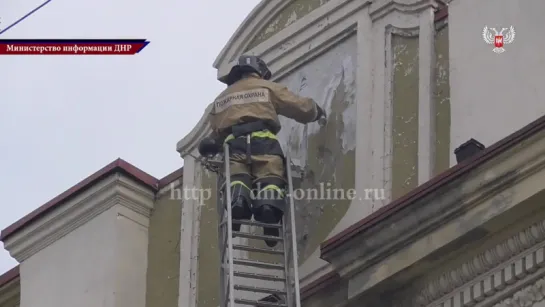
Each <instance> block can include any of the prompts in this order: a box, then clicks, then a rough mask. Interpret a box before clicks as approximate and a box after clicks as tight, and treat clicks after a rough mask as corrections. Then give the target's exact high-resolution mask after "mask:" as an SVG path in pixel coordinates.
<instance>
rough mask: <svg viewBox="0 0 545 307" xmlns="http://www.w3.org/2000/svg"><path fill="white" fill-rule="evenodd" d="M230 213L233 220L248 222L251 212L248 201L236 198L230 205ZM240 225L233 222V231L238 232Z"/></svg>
mask: <svg viewBox="0 0 545 307" xmlns="http://www.w3.org/2000/svg"><path fill="white" fill-rule="evenodd" d="M231 213H232V217H233V220H249V219H251V218H252V211H251V210H250V205H249V203H248V200H247V199H246V198H244V197H242V196H237V197H236V198H235V199H234V200H233V201H232V203H231ZM240 226H241V225H240V224H239V223H234V222H233V231H240Z"/></svg>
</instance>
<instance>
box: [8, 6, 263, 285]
mask: <svg viewBox="0 0 545 307" xmlns="http://www.w3.org/2000/svg"><path fill="white" fill-rule="evenodd" d="M43 2H45V1H44V0H0V29H2V28H5V27H7V26H8V25H9V24H10V23H12V22H14V21H15V20H17V19H18V18H20V17H22V16H24V15H25V14H26V13H27V12H29V11H30V10H32V9H33V8H35V7H37V6H39V5H40V4H41V3H43ZM258 2H259V0H232V1H218V0H199V1H188V0H161V1H146V0H116V1H111V0H80V1H74V0H52V1H51V2H50V3H49V4H47V5H46V6H45V7H43V8H42V9H41V10H39V11H38V12H36V13H35V14H34V15H32V16H30V17H29V18H27V19H26V20H25V21H23V22H21V23H20V24H18V25H17V26H15V27H13V28H12V29H10V30H8V31H6V32H5V33H4V34H2V35H0V38H4V39H6V38H26V39H30V38H145V39H148V40H149V41H150V42H151V43H150V44H149V45H148V46H147V47H146V48H145V49H144V50H143V51H142V52H141V53H140V54H138V55H136V56H3V57H0V93H2V97H1V99H0V107H1V108H0V174H1V175H0V195H2V201H1V202H0V206H1V213H0V229H4V228H5V227H7V226H9V225H10V224H11V223H13V222H15V221H16V220H18V219H19V218H21V217H23V216H24V215H26V214H27V213H29V212H30V211H32V210H34V209H35V208H37V207H39V206H40V205H42V204H43V203H45V202H47V201H48V200H50V199H51V198H53V197H55V196H56V195H58V194H60V193H62V192H63V191H65V190H66V189H68V188H69V187H71V186H72V185H74V184H76V183H77V182H79V181H80V180H82V179H83V178H85V177H87V176H88V175H90V174H92V173H93V172H95V171H97V170H98V169H100V168H101V167H103V166H104V165H106V164H108V163H109V162H111V161H113V160H114V159H116V158H118V157H121V158H123V159H125V160H127V161H128V162H130V163H132V164H134V165H136V166H137V167H139V168H141V169H142V170H144V171H146V172H148V173H150V174H151V175H153V176H155V177H158V178H160V177H162V176H164V175H167V174H168V173H170V172H171V171H173V170H175V169H177V168H179V167H180V166H181V165H182V160H181V158H180V157H179V155H178V153H177V152H176V150H175V145H176V142H177V141H178V140H180V139H181V138H182V137H183V136H185V135H186V134H187V133H188V132H189V131H190V130H191V129H192V128H193V127H194V125H195V124H196V123H197V121H198V120H199V119H200V118H201V116H202V113H203V111H204V108H205V107H206V105H207V104H208V103H210V101H211V100H212V99H213V98H214V97H215V95H216V94H218V92H219V91H221V90H222V89H223V88H224V86H223V84H221V83H220V82H218V81H217V80H216V70H215V69H214V68H212V63H213V61H214V59H215V58H216V56H217V55H218V53H219V52H220V50H221V49H222V48H223V46H224V45H225V43H226V42H227V41H228V39H229V38H230V36H231V35H232V34H233V32H234V31H235V30H236V29H237V27H238V26H239V24H240V23H241V22H242V21H243V20H244V18H245V17H246V15H247V14H248V13H249V12H250V11H251V10H252V9H253V8H254V7H255V5H257V3H258ZM16 264H17V263H16V261H15V260H13V259H12V258H11V257H10V256H9V255H8V253H7V252H5V251H3V250H2V252H0V275H1V274H2V273H3V272H5V271H7V270H8V269H11V268H12V267H13V266H15V265H16Z"/></svg>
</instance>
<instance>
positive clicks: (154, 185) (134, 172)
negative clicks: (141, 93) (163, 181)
mask: <svg viewBox="0 0 545 307" xmlns="http://www.w3.org/2000/svg"><path fill="white" fill-rule="evenodd" d="M116 172H122V173H124V174H126V175H128V176H129V177H131V178H133V179H135V180H137V181H138V182H139V183H141V184H143V185H145V186H147V187H149V188H150V189H151V190H153V191H154V192H156V191H157V190H158V188H159V182H160V181H159V180H158V179H156V178H155V177H153V176H151V175H149V174H148V173H146V172H144V171H142V170H141V169H139V168H137V167H136V166H134V165H132V164H130V163H128V162H126V161H125V160H123V159H121V158H118V159H116V160H115V161H113V162H111V163H110V164H108V165H106V166H105V167H103V168H101V169H100V170H98V171H97V172H95V173H93V174H92V175H90V176H88V177H87V178H85V179H83V180H82V181H80V182H79V183H77V184H76V185H74V186H72V187H71V188H69V189H68V190H66V191H64V192H63V193H61V194H59V195H57V196H56V197H54V198H53V199H51V200H50V201H48V202H46V203H45V204H44V205H42V206H40V207H38V208H37V209H36V210H34V211H32V212H30V213H29V214H27V215H25V216H24V217H22V218H21V219H19V220H18V221H16V222H15V223H13V224H11V225H10V226H8V227H6V228H4V229H3V230H2V231H1V232H0V241H2V242H4V241H5V240H6V239H7V238H8V237H9V236H11V235H13V234H15V233H16V232H17V231H19V230H21V229H22V228H23V227H25V226H27V225H28V224H29V223H32V222H33V221H35V220H36V219H38V218H40V217H41V216H42V215H44V214H46V213H47V212H49V211H51V210H52V209H54V208H56V207H57V206H59V205H61V204H63V203H65V202H66V201H68V200H69V199H71V198H72V197H74V196H76V195H79V194H80V193H81V192H83V191H85V190H86V189H88V188H89V187H90V186H92V185H93V184H94V183H96V182H98V181H100V180H102V179H103V178H104V177H106V176H109V175H110V174H113V173H116Z"/></svg>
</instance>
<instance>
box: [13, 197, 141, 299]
mask: <svg viewBox="0 0 545 307" xmlns="http://www.w3.org/2000/svg"><path fill="white" fill-rule="evenodd" d="M146 220H147V218H144V217H143V216H140V215H139V214H136V213H134V212H132V211H130V210H129V209H126V208H125V207H121V206H120V205H116V206H114V207H112V208H110V209H109V210H107V211H105V212H103V213H102V214H100V215H99V216H97V217H95V218H94V219H93V220H91V221H89V222H88V223H86V224H84V225H82V226H81V227H79V228H78V229H76V230H74V231H73V232H71V233H69V234H67V235H66V236H64V237H62V238H61V239H60V240H58V241H56V242H54V243H53V244H51V245H49V246H48V247H46V248H45V249H43V250H41V251H39V252H38V253H36V254H34V255H33V256H31V257H30V258H28V259H26V260H25V261H23V262H22V264H21V267H20V269H21V293H22V296H21V307H37V306H40V307H74V306H78V307H97V306H101V307H114V306H116V307H121V306H122V307H145V294H146V268H147V243H148V242H147V240H148V235H147V226H146V225H147V222H146Z"/></svg>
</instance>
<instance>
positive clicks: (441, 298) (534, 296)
mask: <svg viewBox="0 0 545 307" xmlns="http://www.w3.org/2000/svg"><path fill="white" fill-rule="evenodd" d="M543 276H545V220H543V221H540V222H537V223H535V224H533V225H531V226H529V227H528V228H526V229H524V230H523V231H521V232H519V233H517V234H515V235H513V236H511V237H510V238H509V239H508V240H506V241H503V242H502V243H500V244H498V245H496V246H494V247H492V248H490V249H488V250H486V251H484V252H482V253H480V254H478V255H476V256H475V257H473V258H472V259H471V260H470V261H467V262H465V263H464V264H463V265H461V266H459V267H458V268H456V269H454V270H451V271H447V272H444V273H443V274H441V275H440V276H439V277H436V278H434V279H432V280H429V281H428V282H426V283H425V286H424V287H421V288H418V289H415V288H411V289H408V290H406V291H403V293H404V294H402V295H401V297H402V298H401V299H399V300H396V301H397V302H398V303H396V304H395V305H396V307H424V306H427V307H465V306H473V307H477V306H483V307H484V306H486V307H526V306H528V307H530V306H533V305H532V304H534V303H535V302H540V301H541V300H543V296H544V295H545V286H544V285H545V278H542V277H543ZM539 278H542V279H539ZM537 279H539V280H537ZM536 280H537V281H536ZM532 283H534V284H532ZM516 291H518V292H516ZM515 292H516V293H515ZM510 296H511V298H507V299H506V297H510ZM534 307H545V304H543V306H541V305H535V306H534Z"/></svg>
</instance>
